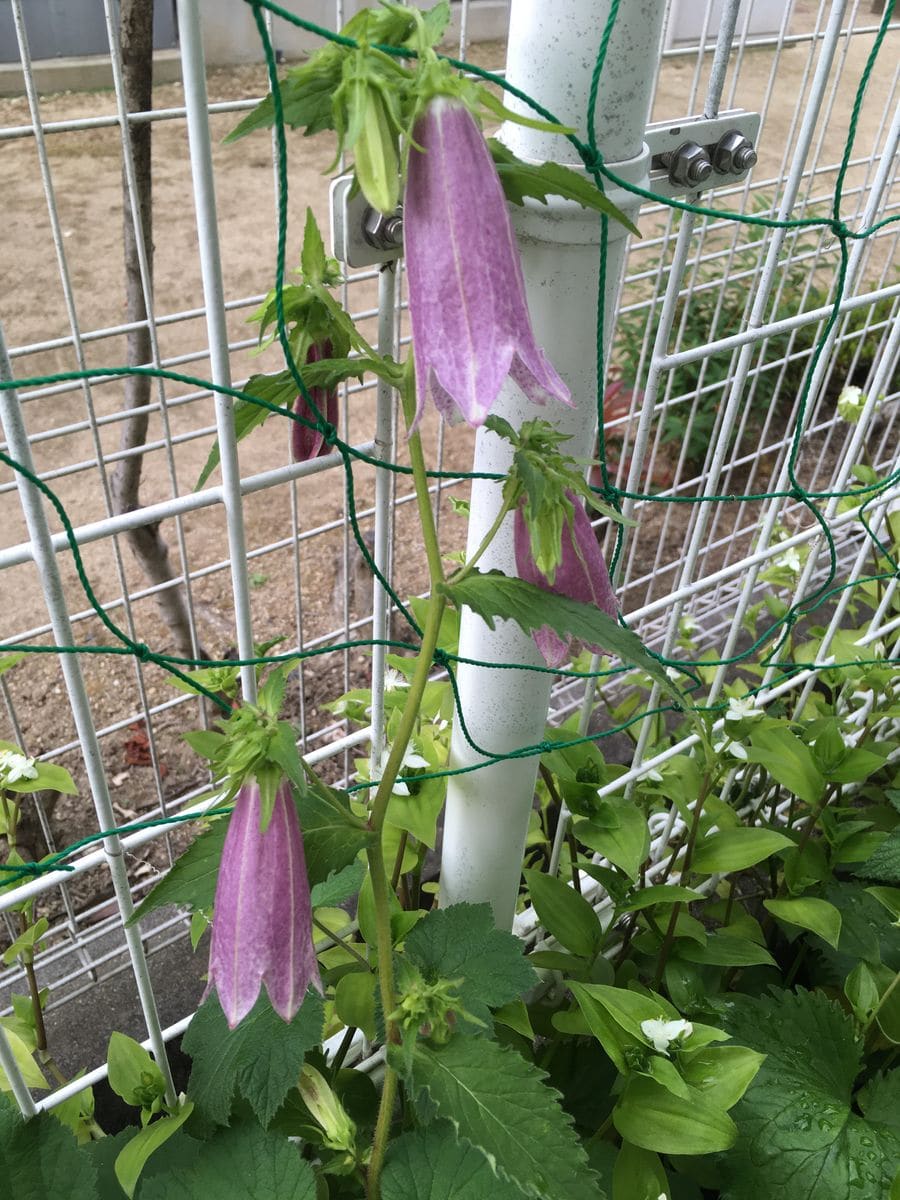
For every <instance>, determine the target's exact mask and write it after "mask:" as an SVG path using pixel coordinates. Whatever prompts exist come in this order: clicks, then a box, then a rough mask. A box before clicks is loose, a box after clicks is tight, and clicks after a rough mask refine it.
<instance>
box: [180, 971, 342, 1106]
mask: <svg viewBox="0 0 900 1200" xmlns="http://www.w3.org/2000/svg"><path fill="white" fill-rule="evenodd" d="M321 1040H322V1000H321V998H320V997H319V996H318V994H317V993H316V992H313V991H309V992H307V995H306V998H305V1000H304V1001H303V1004H302V1006H301V1008H300V1011H299V1012H298V1013H297V1015H296V1016H295V1017H294V1019H293V1021H290V1022H288V1021H283V1020H282V1019H281V1017H279V1015H278V1014H277V1013H276V1012H275V1010H274V1009H273V1008H272V1006H271V1005H270V1004H269V1002H268V999H267V997H265V996H260V998H259V1000H258V1001H257V1002H256V1005H255V1006H254V1008H253V1010H252V1012H251V1013H250V1014H249V1015H248V1016H246V1017H245V1018H244V1019H243V1021H241V1023H240V1025H238V1027H237V1028H236V1029H231V1030H230V1029H229V1028H228V1024H227V1022H226V1021H225V1016H224V1014H223V1012H222V1009H221V1007H220V1005H219V1002H218V999H217V998H216V996H215V995H212V996H210V997H209V999H207V1000H206V1001H205V1002H204V1003H203V1004H202V1005H201V1006H200V1008H199V1009H198V1011H197V1014H196V1016H195V1017H194V1019H193V1021H191V1023H190V1025H189V1026H188V1030H187V1033H186V1034H185V1035H184V1042H183V1046H184V1049H185V1050H186V1051H187V1053H188V1054H190V1056H191V1058H192V1059H193V1060H194V1066H193V1070H192V1071H191V1080H190V1084H189V1086H188V1095H189V1096H190V1098H191V1099H192V1100H193V1101H194V1103H195V1105H196V1106H197V1110H198V1112H199V1113H200V1114H201V1115H203V1116H205V1117H207V1118H208V1119H209V1120H210V1121H213V1122H214V1123H215V1124H217V1125H224V1124H227V1122H228V1120H229V1117H230V1115H231V1105H232V1100H233V1099H234V1095H235V1092H237V1093H239V1094H240V1095H241V1096H243V1097H244V1098H245V1099H246V1100H248V1101H249V1102H250V1105H251V1107H252V1108H253V1111H254V1112H255V1113H256V1115H257V1116H258V1117H259V1119H260V1121H261V1123H262V1124H263V1126H268V1125H269V1123H270V1121H271V1120H272V1118H273V1117H274V1116H275V1113H276V1112H277V1111H278V1108H279V1105H280V1104H281V1102H282V1101H283V1100H284V1098H285V1096H286V1095H287V1093H288V1092H289V1091H290V1089H291V1088H292V1087H294V1086H295V1085H296V1083H297V1078H298V1076H299V1074H300V1067H301V1066H302V1064H303V1058H304V1055H305V1054H306V1052H307V1050H311V1049H312V1048H313V1046H316V1045H318V1043H319V1042H320V1041H321Z"/></svg>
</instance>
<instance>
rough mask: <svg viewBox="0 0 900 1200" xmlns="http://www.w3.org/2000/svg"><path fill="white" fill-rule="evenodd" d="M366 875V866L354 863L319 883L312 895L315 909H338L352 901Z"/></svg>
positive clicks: (361, 863) (311, 899) (311, 901)
mask: <svg viewBox="0 0 900 1200" xmlns="http://www.w3.org/2000/svg"><path fill="white" fill-rule="evenodd" d="M365 875H366V864H365V863H363V862H352V863H351V864H350V865H349V867H344V868H343V869H342V870H340V871H335V872H334V873H333V874H332V875H329V876H328V878H327V879H325V880H323V881H322V882H321V883H317V884H316V885H315V887H314V888H313V889H312V891H311V893H310V903H311V904H312V906H313V908H336V907H337V906H338V905H340V904H343V903H344V901H345V900H350V899H351V898H352V897H353V896H355V895H356V893H357V892H358V891H359V889H360V888H361V887H362V881H363V879H364V878H365Z"/></svg>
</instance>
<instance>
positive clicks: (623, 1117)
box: [613, 1075, 737, 1154]
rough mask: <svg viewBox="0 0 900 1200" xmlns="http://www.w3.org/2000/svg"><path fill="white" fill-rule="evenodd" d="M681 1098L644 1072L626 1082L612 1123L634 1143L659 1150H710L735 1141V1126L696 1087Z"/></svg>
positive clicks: (669, 1151) (702, 1151)
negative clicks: (687, 1096)
mask: <svg viewBox="0 0 900 1200" xmlns="http://www.w3.org/2000/svg"><path fill="white" fill-rule="evenodd" d="M689 1093H690V1095H689V1098H688V1099H687V1100H682V1099H680V1098H679V1097H678V1096H674V1095H673V1094H672V1093H671V1092H670V1091H668V1090H667V1089H666V1088H664V1087H662V1086H661V1085H660V1084H659V1083H657V1082H656V1080H655V1079H648V1078H647V1076H646V1075H634V1076H632V1077H631V1079H629V1080H628V1082H627V1083H626V1085H625V1091H624V1092H623V1094H622V1097H621V1099H620V1100H619V1102H618V1104H617V1105H616V1107H615V1108H614V1109H613V1124H614V1125H615V1127H616V1129H617V1130H618V1131H619V1133H620V1134H621V1135H622V1137H623V1138H626V1139H627V1140H628V1141H629V1142H632V1143H633V1144H634V1145H635V1146H641V1147H642V1148H643V1149H644V1150H655V1151H656V1152H657V1153H658V1154H712V1153H715V1152H716V1151H717V1150H727V1149H728V1148H729V1146H733V1145H734V1141H735V1138H736V1137H737V1127H736V1126H735V1123H734V1121H732V1119H731V1117H729V1116H728V1114H727V1113H724V1112H722V1110H721V1108H720V1107H719V1106H718V1105H716V1104H714V1103H711V1102H710V1101H709V1100H707V1099H706V1098H705V1097H704V1095H703V1093H702V1092H700V1091H697V1090H696V1089H695V1088H690V1089H689Z"/></svg>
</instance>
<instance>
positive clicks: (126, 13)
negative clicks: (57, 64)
mask: <svg viewBox="0 0 900 1200" xmlns="http://www.w3.org/2000/svg"><path fill="white" fill-rule="evenodd" d="M119 8H120V43H121V50H122V78H123V83H124V90H125V104H126V107H127V109H128V112H130V113H131V112H146V111H148V110H149V109H150V108H151V107H152V103H153V4H152V0H121V4H120V6H119ZM151 129H152V125H151V123H150V122H149V121H145V122H141V123H140V124H131V123H129V126H128V130H127V136H128V138H129V141H130V143H131V154H132V158H133V161H134V176H135V187H136V192H137V200H138V209H139V212H140V221H141V230H142V233H143V239H144V245H145V246H146V248H147V257H148V264H149V267H150V270H151V272H152V269H153V193H152V186H151V160H150V131H151ZM122 194H123V200H124V214H123V216H124V221H123V225H124V253H125V305H126V313H127V317H126V319H127V320H128V322H129V323H132V322H143V324H141V325H140V326H139V328H137V329H133V330H132V331H131V332H130V333H129V334H128V335H127V338H128V340H127V354H128V365H129V366H141V365H144V364H146V363H149V362H150V361H151V359H152V347H151V341H150V329H149V326H148V325H147V324H146V322H147V305H146V303H145V299H144V289H143V286H142V281H141V269H140V261H139V259H138V239H137V236H136V232H135V228H134V223H133V221H132V212H131V198H130V196H129V192H128V181H127V179H126V177H125V174H124V172H123V175H122ZM151 388H152V380H151V379H150V378H149V376H146V375H138V376H127V377H126V378H125V406H126V408H128V409H129V410H132V415H131V416H130V417H129V418H128V420H127V421H126V422H125V424H124V426H123V428H122V438H121V443H120V445H121V449H123V450H134V449H136V448H138V447H140V446H143V445H144V444H145V442H146V440H147V426H148V423H149V414H148V413H147V412H140V411H134V410H139V409H141V408H146V406H147V405H148V404H149V403H150V396H151ZM143 464H144V456H143V455H142V454H132V455H130V456H129V457H128V458H123V459H121V460H120V461H119V462H118V463H117V465H116V469H115V471H114V473H113V476H112V480H111V485H112V495H113V505H114V507H115V511H116V512H117V513H126V512H133V511H134V510H135V509H137V508H139V507H140V487H141V470H142V468H143ZM127 537H128V544H129V545H130V546H131V550H132V553H133V554H134V556H135V558H136V559H137V561H138V563H139V564H140V566H141V569H142V570H143V572H144V574H145V575H146V576H147V578H148V579H149V580H150V582H151V583H153V584H160V583H166V582H168V581H169V580H171V579H174V578H175V577H176V572H174V571H173V570H172V566H171V564H170V562H169V550H168V547H167V545H166V543H165V541H164V540H163V538H162V535H161V534H160V531H159V522H156V523H155V524H153V525H143V526H141V527H140V528H139V529H133V530H130V531H129V532H128V534H127ZM156 600H157V603H158V605H159V608H160V612H161V614H162V617H163V620H164V621H165V622H166V625H167V626H168V628H169V630H170V631H171V634H172V639H173V641H174V644H175V647H176V650H177V652H178V653H179V654H180V655H183V656H184V657H186V658H189V657H191V655H192V641H191V624H190V618H189V614H188V610H187V605H186V603H185V596H184V591H183V589H182V588H181V587H177V588H166V589H165V590H164V591H161V592H158V593H157V595H156Z"/></svg>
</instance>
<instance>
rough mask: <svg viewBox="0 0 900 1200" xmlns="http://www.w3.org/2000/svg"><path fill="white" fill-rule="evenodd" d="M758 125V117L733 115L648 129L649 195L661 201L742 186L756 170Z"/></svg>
mask: <svg viewBox="0 0 900 1200" xmlns="http://www.w3.org/2000/svg"><path fill="white" fill-rule="evenodd" d="M759 123H760V116H759V113H753V112H745V111H744V110H743V109H730V110H727V111H726V112H723V113H721V114H720V115H719V116H717V117H711V118H710V117H686V118H685V119H684V120H682V121H677V122H673V121H658V122H656V123H655V124H653V125H650V126H648V127H647V132H646V134H645V141H646V144H647V148H648V149H649V151H650V190H651V191H653V192H656V194H657V195H659V196H683V195H684V194H685V193H686V192H697V191H700V190H701V189H702V188H705V187H722V186H724V185H727V184H735V183H741V182H742V181H743V180H744V178H745V177H746V175H747V172H748V171H749V170H750V168H751V167H753V166H755V165H756V159H757V154H756V142H757V138H758V136H759Z"/></svg>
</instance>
